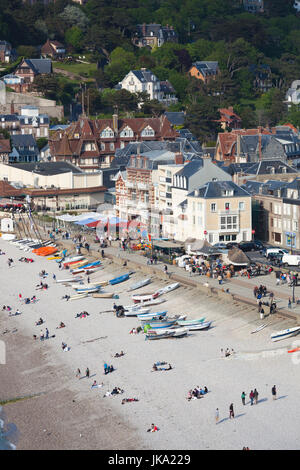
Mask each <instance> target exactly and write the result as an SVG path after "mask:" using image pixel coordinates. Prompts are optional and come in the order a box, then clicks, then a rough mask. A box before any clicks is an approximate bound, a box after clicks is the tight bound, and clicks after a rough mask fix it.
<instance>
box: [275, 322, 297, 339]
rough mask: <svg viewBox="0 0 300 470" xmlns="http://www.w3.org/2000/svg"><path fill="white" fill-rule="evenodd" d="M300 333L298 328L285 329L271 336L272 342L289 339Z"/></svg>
mask: <svg viewBox="0 0 300 470" xmlns="http://www.w3.org/2000/svg"><path fill="white" fill-rule="evenodd" d="M299 332H300V326H295V327H294V328H287V329H286V330H282V331H277V332H276V333H273V334H272V335H271V340H272V341H280V340H281V339H285V338H290V337H291V336H296V335H297V334H298V333H299Z"/></svg>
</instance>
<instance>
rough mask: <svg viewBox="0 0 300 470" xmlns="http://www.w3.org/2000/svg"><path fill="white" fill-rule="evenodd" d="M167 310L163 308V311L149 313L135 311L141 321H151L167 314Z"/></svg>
mask: <svg viewBox="0 0 300 470" xmlns="http://www.w3.org/2000/svg"><path fill="white" fill-rule="evenodd" d="M167 312H168V311H167V310H164V311H163V312H150V313H148V312H147V313H142V312H141V313H140V312H139V313H137V318H138V319H139V320H142V321H151V320H154V319H158V318H160V317H165V316H166V314H167Z"/></svg>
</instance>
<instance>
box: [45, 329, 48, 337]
mask: <svg viewBox="0 0 300 470" xmlns="http://www.w3.org/2000/svg"><path fill="white" fill-rule="evenodd" d="M45 338H46V339H49V330H48V328H46V337H45Z"/></svg>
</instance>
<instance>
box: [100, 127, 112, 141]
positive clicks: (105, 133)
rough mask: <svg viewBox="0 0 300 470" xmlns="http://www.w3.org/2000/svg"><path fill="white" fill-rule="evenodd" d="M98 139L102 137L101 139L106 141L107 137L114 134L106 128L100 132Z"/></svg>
mask: <svg viewBox="0 0 300 470" xmlns="http://www.w3.org/2000/svg"><path fill="white" fill-rule="evenodd" d="M100 137H102V138H103V139H107V138H109V137H114V132H113V131H112V129H111V128H110V127H106V129H104V130H103V131H102V132H101V134H100Z"/></svg>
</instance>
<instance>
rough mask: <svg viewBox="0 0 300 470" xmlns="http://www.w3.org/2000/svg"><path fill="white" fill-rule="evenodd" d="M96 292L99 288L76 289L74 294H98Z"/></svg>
mask: <svg viewBox="0 0 300 470" xmlns="http://www.w3.org/2000/svg"><path fill="white" fill-rule="evenodd" d="M98 291H99V287H87V288H84V289H76V292H77V293H78V294H84V293H87V294H93V293H94V292H98Z"/></svg>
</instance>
